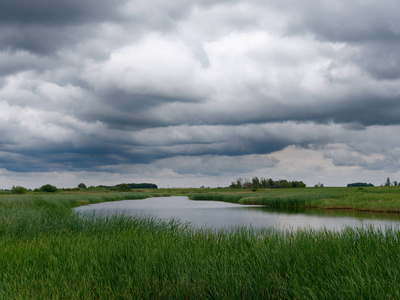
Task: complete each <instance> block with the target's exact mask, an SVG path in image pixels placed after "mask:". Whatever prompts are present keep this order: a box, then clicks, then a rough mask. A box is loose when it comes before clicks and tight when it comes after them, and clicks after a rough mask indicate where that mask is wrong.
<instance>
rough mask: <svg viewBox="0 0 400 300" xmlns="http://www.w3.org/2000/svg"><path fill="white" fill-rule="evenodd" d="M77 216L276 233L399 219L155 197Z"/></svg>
mask: <svg viewBox="0 0 400 300" xmlns="http://www.w3.org/2000/svg"><path fill="white" fill-rule="evenodd" d="M75 210H76V211H77V212H95V213H102V214H121V213H124V214H125V215H132V216H135V215H145V216H154V217H158V218H163V219H172V218H174V219H180V220H182V221H183V222H190V223H191V224H192V225H193V226H195V227H204V228H222V227H225V228H226V227H234V226H242V225H245V226H250V225H251V226H252V227H253V228H257V229H261V228H274V229H278V230H285V229H297V228H299V227H300V228H312V229H316V230H318V229H323V228H326V229H329V230H340V229H341V228H343V227H344V226H352V227H362V226H369V225H373V226H375V227H381V228H383V229H384V228H385V227H400V215H397V214H383V213H357V212H354V211H331V210H318V209H299V208H292V209H274V208H267V207H262V206H253V205H239V204H233V203H226V202H218V201H192V200H189V199H188V198H187V197H159V198H149V199H144V200H125V201H116V202H104V203H99V204H92V205H88V206H82V207H79V208H76V209H75Z"/></svg>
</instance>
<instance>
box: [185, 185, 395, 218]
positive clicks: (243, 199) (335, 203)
mask: <svg viewBox="0 0 400 300" xmlns="http://www.w3.org/2000/svg"><path fill="white" fill-rule="evenodd" d="M190 199H192V200H214V201H226V202H232V203H240V204H259V205H266V206H271V207H290V206H291V207H295V206H299V207H315V208H321V209H353V210H359V211H376V212H400V187H365V188H364V187H363V188H347V187H346V188H303V189H265V190H259V191H257V192H250V191H248V192H246V191H241V190H228V191H220V192H216V191H215V192H211V193H193V194H191V195H190Z"/></svg>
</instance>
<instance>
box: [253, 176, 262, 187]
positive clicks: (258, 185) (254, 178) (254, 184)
mask: <svg viewBox="0 0 400 300" xmlns="http://www.w3.org/2000/svg"><path fill="white" fill-rule="evenodd" d="M251 183H252V185H253V187H254V186H256V187H260V179H258V177H253V179H251Z"/></svg>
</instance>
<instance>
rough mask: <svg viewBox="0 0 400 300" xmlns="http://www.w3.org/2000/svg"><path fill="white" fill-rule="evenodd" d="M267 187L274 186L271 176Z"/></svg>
mask: <svg viewBox="0 0 400 300" xmlns="http://www.w3.org/2000/svg"><path fill="white" fill-rule="evenodd" d="M268 187H269V188H273V187H274V181H273V180H272V178H269V179H268Z"/></svg>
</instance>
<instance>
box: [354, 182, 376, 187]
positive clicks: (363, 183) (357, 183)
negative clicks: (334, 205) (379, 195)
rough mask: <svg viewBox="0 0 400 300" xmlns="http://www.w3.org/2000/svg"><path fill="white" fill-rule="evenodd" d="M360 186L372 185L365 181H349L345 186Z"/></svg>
mask: <svg viewBox="0 0 400 300" xmlns="http://www.w3.org/2000/svg"><path fill="white" fill-rule="evenodd" d="M360 186H374V185H373V184H372V183H366V182H354V183H349V184H348V185H347V187H360Z"/></svg>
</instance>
